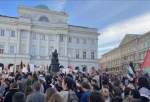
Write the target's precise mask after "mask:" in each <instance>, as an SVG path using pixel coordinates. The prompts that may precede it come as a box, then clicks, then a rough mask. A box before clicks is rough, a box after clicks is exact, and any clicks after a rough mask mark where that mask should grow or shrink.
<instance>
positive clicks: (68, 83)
mask: <svg viewBox="0 0 150 102" xmlns="http://www.w3.org/2000/svg"><path fill="white" fill-rule="evenodd" d="M73 83H74V82H73V79H72V78H71V77H65V78H64V79H63V81H62V88H63V91H61V92H60V95H61V96H62V97H63V98H64V102H70V101H73V102H78V97H77V95H76V93H75V92H74V91H73Z"/></svg>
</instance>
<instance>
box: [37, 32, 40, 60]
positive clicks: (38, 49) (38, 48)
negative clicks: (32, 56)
mask: <svg viewBox="0 0 150 102" xmlns="http://www.w3.org/2000/svg"><path fill="white" fill-rule="evenodd" d="M36 40H37V58H38V59H39V58H40V35H39V34H37V35H36Z"/></svg>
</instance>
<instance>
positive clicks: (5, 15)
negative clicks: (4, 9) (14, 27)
mask: <svg viewBox="0 0 150 102" xmlns="http://www.w3.org/2000/svg"><path fill="white" fill-rule="evenodd" d="M0 17H7V18H15V19H18V17H12V16H6V15H0Z"/></svg>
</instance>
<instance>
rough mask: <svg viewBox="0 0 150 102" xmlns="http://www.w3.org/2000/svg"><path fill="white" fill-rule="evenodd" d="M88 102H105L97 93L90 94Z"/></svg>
mask: <svg viewBox="0 0 150 102" xmlns="http://www.w3.org/2000/svg"><path fill="white" fill-rule="evenodd" d="M88 102H105V100H104V98H103V96H102V95H101V94H100V93H99V92H92V93H91V94H90V96H89V101H88Z"/></svg>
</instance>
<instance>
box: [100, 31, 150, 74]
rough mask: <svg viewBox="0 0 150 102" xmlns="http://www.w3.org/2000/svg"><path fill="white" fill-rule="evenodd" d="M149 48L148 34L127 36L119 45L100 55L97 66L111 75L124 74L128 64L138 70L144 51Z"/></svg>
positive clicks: (149, 37) (149, 36) (149, 34)
mask: <svg viewBox="0 0 150 102" xmlns="http://www.w3.org/2000/svg"><path fill="white" fill-rule="evenodd" d="M149 48H150V32H147V33H145V34H143V35H136V34H127V35H126V36H125V37H124V39H123V40H122V42H121V43H120V45H119V46H118V47H117V48H115V49H113V50H111V51H110V52H108V53H106V54H104V55H102V58H101V59H100V60H99V65H100V67H101V69H102V70H104V71H107V72H111V73H122V74H123V73H126V72H127V67H128V64H129V63H130V62H133V64H134V66H135V69H136V70H139V68H140V66H141V64H142V62H143V60H144V57H145V55H146V51H147V50H148V49H149Z"/></svg>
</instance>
